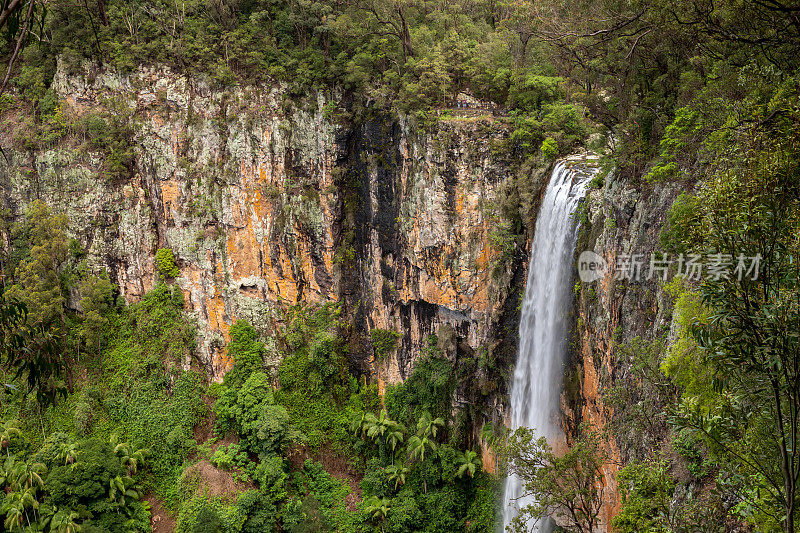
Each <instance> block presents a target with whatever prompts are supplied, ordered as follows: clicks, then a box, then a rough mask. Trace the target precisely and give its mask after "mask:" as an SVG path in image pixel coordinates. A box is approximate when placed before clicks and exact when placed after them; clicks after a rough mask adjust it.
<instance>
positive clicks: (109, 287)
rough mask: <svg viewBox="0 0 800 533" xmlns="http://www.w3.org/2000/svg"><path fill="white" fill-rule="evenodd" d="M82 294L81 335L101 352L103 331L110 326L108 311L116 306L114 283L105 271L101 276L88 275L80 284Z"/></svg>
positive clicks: (79, 289) (87, 342)
mask: <svg viewBox="0 0 800 533" xmlns="http://www.w3.org/2000/svg"><path fill="white" fill-rule="evenodd" d="M78 291H79V292H80V294H81V301H80V304H81V311H82V312H83V323H82V324H81V332H80V333H81V337H82V338H83V340H84V342H85V343H86V345H87V346H95V345H96V346H97V353H98V354H99V353H100V348H101V343H102V340H103V333H104V331H105V329H106V327H107V326H108V316H107V315H108V313H109V312H110V311H111V310H112V309H113V306H114V284H113V283H111V280H109V279H108V273H107V272H106V271H103V272H102V273H101V274H100V276H87V277H86V278H84V279H83V280H82V281H81V282H80V284H79V285H78Z"/></svg>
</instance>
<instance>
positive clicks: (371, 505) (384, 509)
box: [364, 496, 391, 531]
mask: <svg viewBox="0 0 800 533" xmlns="http://www.w3.org/2000/svg"><path fill="white" fill-rule="evenodd" d="M390 503H391V500H389V498H378V497H377V496H370V497H369V498H367V499H366V500H364V513H365V514H366V515H367V516H368V517H369V518H370V520H372V521H373V522H377V523H379V524H380V525H381V531H383V523H384V521H385V520H386V515H388V514H389V508H390Z"/></svg>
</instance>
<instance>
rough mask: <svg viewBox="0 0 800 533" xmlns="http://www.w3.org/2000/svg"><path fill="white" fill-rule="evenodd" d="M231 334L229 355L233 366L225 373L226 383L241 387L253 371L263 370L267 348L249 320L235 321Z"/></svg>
mask: <svg viewBox="0 0 800 533" xmlns="http://www.w3.org/2000/svg"><path fill="white" fill-rule="evenodd" d="M229 334H230V338H231V341H230V342H229V343H228V357H231V358H232V359H233V368H231V369H230V370H229V371H228V372H227V373H226V374H225V384H226V385H228V386H230V387H239V386H241V385H242V383H244V382H245V380H247V378H249V377H250V375H251V374H252V373H253V372H260V371H262V367H263V364H264V354H265V351H266V349H265V347H264V343H263V342H261V341H260V340H259V335H258V332H257V331H256V330H255V328H254V327H253V326H251V325H250V323H249V322H248V321H247V320H237V321H236V322H234V323H233V325H232V326H231V329H230V332H229Z"/></svg>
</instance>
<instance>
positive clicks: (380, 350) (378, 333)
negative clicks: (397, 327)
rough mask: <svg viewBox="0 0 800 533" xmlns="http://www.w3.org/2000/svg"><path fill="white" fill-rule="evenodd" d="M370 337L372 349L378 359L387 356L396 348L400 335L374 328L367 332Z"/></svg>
mask: <svg viewBox="0 0 800 533" xmlns="http://www.w3.org/2000/svg"><path fill="white" fill-rule="evenodd" d="M369 334H370V337H372V347H373V348H374V350H375V355H376V356H377V357H379V358H381V357H383V356H385V355H387V354H389V353H390V352H391V351H392V350H394V349H395V347H397V339H399V338H400V334H399V333H397V332H395V331H391V330H388V329H380V328H375V329H373V330H371V331H370V332H369Z"/></svg>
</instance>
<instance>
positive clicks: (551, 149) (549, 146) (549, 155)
mask: <svg viewBox="0 0 800 533" xmlns="http://www.w3.org/2000/svg"><path fill="white" fill-rule="evenodd" d="M540 150H541V151H542V156H543V157H544V158H545V159H547V160H548V161H552V160H553V159H555V158H556V156H557V155H558V143H557V142H556V140H555V139H553V138H552V137H548V138H547V139H545V140H544V141H542V147H541V148H540Z"/></svg>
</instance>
